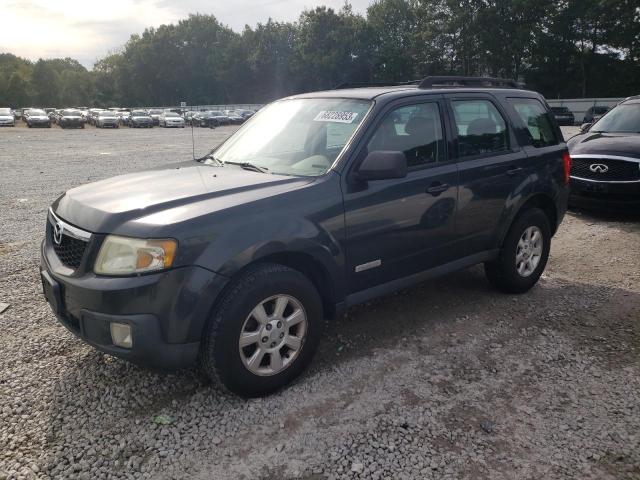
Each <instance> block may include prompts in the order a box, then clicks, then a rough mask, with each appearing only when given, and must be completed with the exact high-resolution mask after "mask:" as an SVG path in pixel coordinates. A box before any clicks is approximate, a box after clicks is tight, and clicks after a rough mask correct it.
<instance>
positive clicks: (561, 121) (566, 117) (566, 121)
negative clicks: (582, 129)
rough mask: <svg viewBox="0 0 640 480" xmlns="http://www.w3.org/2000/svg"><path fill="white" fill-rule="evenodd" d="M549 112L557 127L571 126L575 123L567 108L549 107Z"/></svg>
mask: <svg viewBox="0 0 640 480" xmlns="http://www.w3.org/2000/svg"><path fill="white" fill-rule="evenodd" d="M551 112H552V113H553V116H554V117H555V119H556V123H557V124H558V125H569V126H571V125H573V124H574V123H575V121H576V118H575V116H574V115H573V112H571V110H569V108H567V107H551Z"/></svg>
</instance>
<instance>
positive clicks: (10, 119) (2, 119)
mask: <svg viewBox="0 0 640 480" xmlns="http://www.w3.org/2000/svg"><path fill="white" fill-rule="evenodd" d="M0 126H1V127H15V126H16V119H15V118H14V116H13V112H12V111H11V109H10V108H0Z"/></svg>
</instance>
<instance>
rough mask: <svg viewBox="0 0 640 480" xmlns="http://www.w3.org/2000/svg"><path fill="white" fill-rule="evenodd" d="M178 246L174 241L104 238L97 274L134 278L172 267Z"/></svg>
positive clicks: (97, 264)
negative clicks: (137, 274) (131, 276)
mask: <svg viewBox="0 0 640 480" xmlns="http://www.w3.org/2000/svg"><path fill="white" fill-rule="evenodd" d="M177 246H178V244H177V242H176V241H175V240H172V239H166V240H144V239H138V238H129V237H120V236H118V235H108V236H107V238H105V240H104V242H103V244H102V247H100V252H99V253H98V258H97V259H96V263H95V266H94V268H93V270H94V272H95V273H97V274H99V275H131V274H133V273H145V272H153V271H155V270H164V269H166V268H169V267H171V265H172V264H173V259H174V258H175V255H176V247H177Z"/></svg>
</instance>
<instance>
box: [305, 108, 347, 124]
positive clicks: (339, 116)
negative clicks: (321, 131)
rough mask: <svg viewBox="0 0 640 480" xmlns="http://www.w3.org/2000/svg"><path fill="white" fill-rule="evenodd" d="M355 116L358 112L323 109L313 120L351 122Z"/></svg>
mask: <svg viewBox="0 0 640 480" xmlns="http://www.w3.org/2000/svg"><path fill="white" fill-rule="evenodd" d="M357 116H358V112H332V111H330V110H323V111H322V112H320V113H318V115H316V118H314V119H313V120H314V121H316V122H337V123H351V122H353V121H354V120H355V119H356V117H357Z"/></svg>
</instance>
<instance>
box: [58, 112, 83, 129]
mask: <svg viewBox="0 0 640 480" xmlns="http://www.w3.org/2000/svg"><path fill="white" fill-rule="evenodd" d="M58 125H59V126H60V128H84V119H83V118H82V112H81V111H80V110H75V109H72V108H67V109H65V110H62V112H60V116H59V117H58Z"/></svg>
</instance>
